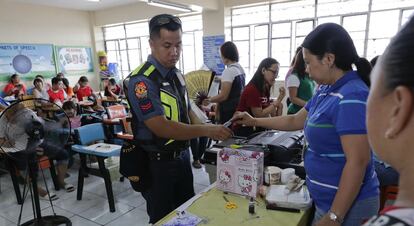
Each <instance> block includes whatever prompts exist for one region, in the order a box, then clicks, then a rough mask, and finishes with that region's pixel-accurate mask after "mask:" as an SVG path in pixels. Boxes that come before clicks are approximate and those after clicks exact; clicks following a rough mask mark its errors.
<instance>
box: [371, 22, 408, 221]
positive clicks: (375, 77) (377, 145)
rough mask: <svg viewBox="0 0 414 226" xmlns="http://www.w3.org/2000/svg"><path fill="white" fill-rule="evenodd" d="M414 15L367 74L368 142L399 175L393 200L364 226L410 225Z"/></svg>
mask: <svg viewBox="0 0 414 226" xmlns="http://www.w3.org/2000/svg"><path fill="white" fill-rule="evenodd" d="M413 39H414V18H413V17H412V18H411V19H410V20H409V21H408V22H407V23H406V25H405V26H404V27H403V28H402V29H401V30H400V31H399V32H398V34H397V35H396V36H395V37H394V38H393V39H392V40H391V42H390V44H389V45H388V47H387V48H386V49H385V51H384V54H383V55H382V56H381V57H379V59H378V62H377V64H376V65H375V67H374V70H373V72H372V74H371V80H372V86H371V92H370V93H369V97H368V102H367V128H368V138H369V141H370V144H371V146H372V148H373V150H375V152H376V154H377V155H378V157H379V158H381V159H382V160H384V161H385V162H387V163H389V164H390V165H391V166H392V167H393V168H394V169H396V170H397V171H398V173H399V174H400V179H399V185H398V196H397V200H396V201H395V203H394V204H393V205H392V206H390V207H386V208H385V209H383V210H382V211H381V212H380V213H379V215H378V216H375V217H373V218H371V219H370V220H369V221H368V222H367V223H365V224H364V225H366V226H374V225H381V226H387V225H399V226H404V225H414V217H413V216H414V193H413V187H414V174H413V172H414V164H413V160H414V139H413V133H414V114H413V112H414V104H413V103H414V91H413V90H414V83H413V81H414V80H413V78H414V73H413V61H414V55H413V52H414V42H413V41H412V40H413Z"/></svg>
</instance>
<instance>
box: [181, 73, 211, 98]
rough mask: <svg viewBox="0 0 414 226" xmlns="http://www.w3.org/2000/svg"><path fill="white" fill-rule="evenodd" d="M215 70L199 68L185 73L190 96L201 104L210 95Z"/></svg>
mask: <svg viewBox="0 0 414 226" xmlns="http://www.w3.org/2000/svg"><path fill="white" fill-rule="evenodd" d="M213 78H214V72H212V71H205V70H198V71H192V72H189V73H187V74H185V75H184V79H185V83H186V87H187V92H188V96H189V98H190V99H192V100H193V101H194V103H195V104H196V105H197V106H200V105H201V104H202V102H203V100H205V99H206V98H207V96H208V92H209V90H210V86H211V82H212V80H213Z"/></svg>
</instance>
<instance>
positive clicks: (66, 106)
mask: <svg viewBox="0 0 414 226" xmlns="http://www.w3.org/2000/svg"><path fill="white" fill-rule="evenodd" d="M62 108H63V111H65V113H66V115H67V116H68V117H69V120H70V127H71V129H76V128H79V127H80V126H81V124H82V123H81V116H80V115H77V107H76V104H75V103H74V102H73V101H71V100H68V101H66V102H65V103H63V105H62Z"/></svg>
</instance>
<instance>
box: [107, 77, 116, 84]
mask: <svg viewBox="0 0 414 226" xmlns="http://www.w3.org/2000/svg"><path fill="white" fill-rule="evenodd" d="M109 84H111V85H113V86H114V85H116V81H115V79H114V78H110V79H109Z"/></svg>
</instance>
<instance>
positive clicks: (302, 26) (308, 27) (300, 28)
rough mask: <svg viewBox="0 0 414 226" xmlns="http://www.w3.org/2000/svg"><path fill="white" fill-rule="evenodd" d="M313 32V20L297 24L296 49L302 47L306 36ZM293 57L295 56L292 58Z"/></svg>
mask: <svg viewBox="0 0 414 226" xmlns="http://www.w3.org/2000/svg"><path fill="white" fill-rule="evenodd" d="M312 30H313V20H310V21H300V22H297V23H296V38H295V45H294V49H296V48H297V47H298V46H300V45H302V43H303V40H304V39H305V37H306V35H308V34H309V32H311V31H312ZM292 57H293V56H292Z"/></svg>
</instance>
